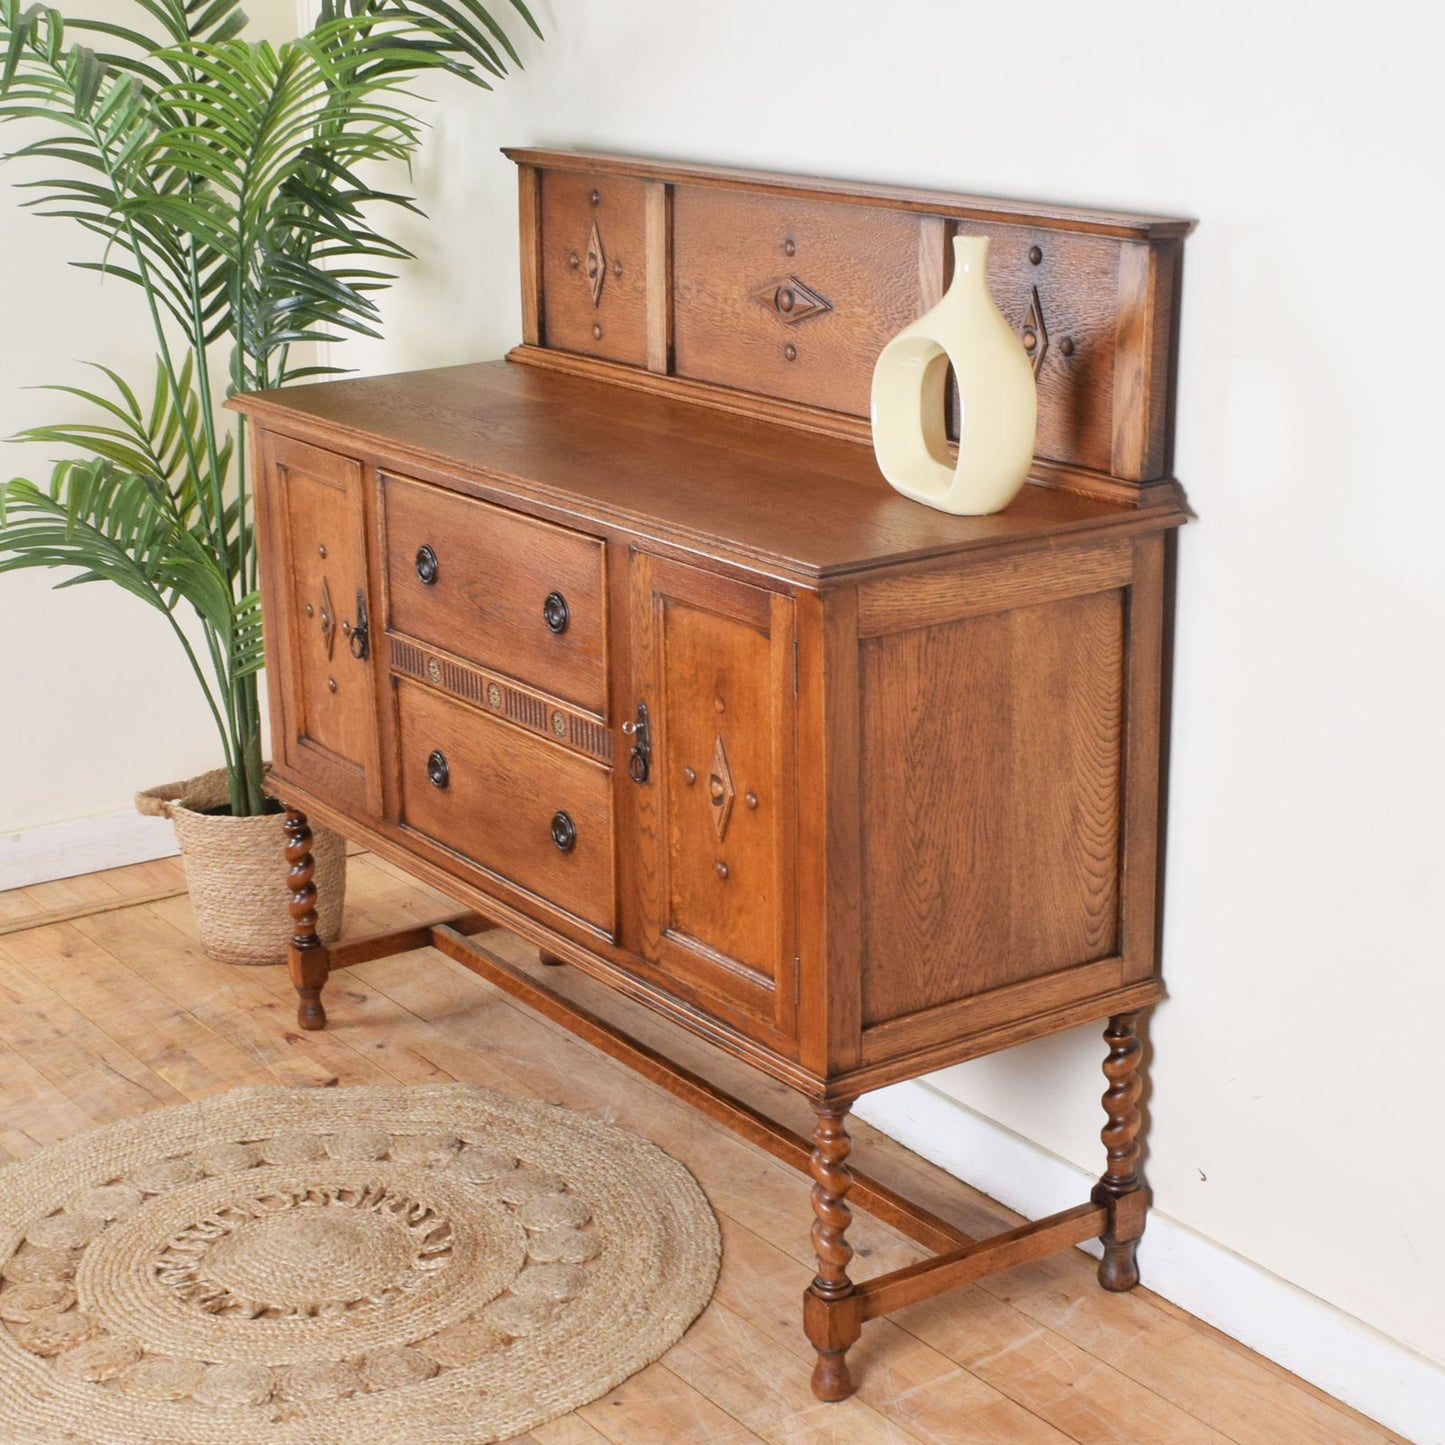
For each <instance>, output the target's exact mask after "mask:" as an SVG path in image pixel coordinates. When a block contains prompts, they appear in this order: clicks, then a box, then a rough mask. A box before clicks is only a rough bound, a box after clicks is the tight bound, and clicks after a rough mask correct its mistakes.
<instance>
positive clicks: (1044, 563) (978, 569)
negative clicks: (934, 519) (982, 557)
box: [858, 541, 1134, 637]
mask: <svg viewBox="0 0 1445 1445" xmlns="http://www.w3.org/2000/svg"><path fill="white" fill-rule="evenodd" d="M1133 565H1134V553H1133V550H1132V548H1131V546H1130V544H1129V543H1128V542H1126V541H1125V542H1105V543H1103V544H1102V545H1101V544H1098V543H1093V544H1089V545H1085V546H1078V547H1059V548H1051V549H1050V550H1049V551H1047V552H1021V553H1019V554H1018V555H1017V556H1014V557H1001V558H999V559H998V560H997V561H992V562H980V563H978V565H976V566H973V567H968V568H965V569H962V570H960V569H958V568H953V567H951V568H947V569H936V570H930V571H926V572H923V571H918V572H907V573H904V574H902V575H900V576H893V577H884V578H879V579H878V580H877V581H872V582H865V583H863V585H862V586H861V587H859V589H858V634H859V636H860V637H876V636H878V635H879V634H880V633H885V632H902V631H905V630H906V629H908V628H910V627H934V626H937V625H938V624H939V623H940V622H952V621H954V620H955V619H957V618H960V617H972V616H976V615H978V614H981V613H984V612H1002V611H1004V610H1005V609H1007V608H1010V607H1027V606H1029V605H1030V604H1032V603H1035V602H1043V601H1048V600H1056V599H1058V598H1060V597H1070V596H1082V595H1084V594H1085V593H1088V592H1106V591H1109V590H1111V589H1114V588H1118V587H1122V586H1124V584H1125V583H1127V582H1128V581H1129V578H1130V576H1131V575H1132V572H1133Z"/></svg>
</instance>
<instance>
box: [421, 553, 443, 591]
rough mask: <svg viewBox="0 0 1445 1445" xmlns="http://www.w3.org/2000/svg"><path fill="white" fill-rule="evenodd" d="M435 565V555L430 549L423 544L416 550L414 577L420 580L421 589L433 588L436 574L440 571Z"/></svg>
mask: <svg viewBox="0 0 1445 1445" xmlns="http://www.w3.org/2000/svg"><path fill="white" fill-rule="evenodd" d="M440 570H441V569H440V567H439V566H438V564H437V554H436V553H435V552H433V551H432V549H431V547H430V546H429V545H428V544H427V543H425V542H423V543H422V545H421V546H420V547H418V548H417V549H416V575H417V576H418V577H419V578H420V579H421V584H422V586H423V587H435V586H436V580H437V573H438V572H439V571H440Z"/></svg>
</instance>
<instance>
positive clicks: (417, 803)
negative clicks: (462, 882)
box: [396, 678, 616, 935]
mask: <svg viewBox="0 0 1445 1445" xmlns="http://www.w3.org/2000/svg"><path fill="white" fill-rule="evenodd" d="M396 710H397V729H398V750H399V752H400V755H401V770H400V771H401V820H402V824H403V826H404V827H405V828H407V829H409V830H410V831H412V832H415V833H420V834H422V835H424V836H425V837H427V838H430V839H432V840H433V841H435V842H437V843H440V844H441V845H442V846H443V847H444V848H447V849H449V850H451V851H452V852H453V853H457V854H460V855H461V857H462V858H464V859H466V860H467V861H469V862H472V863H475V864H477V865H478V866H479V867H481V868H483V869H485V870H486V871H487V872H488V873H490V874H493V875H495V876H496V877H498V878H501V879H503V880H505V881H506V882H508V883H511V884H513V885H515V886H516V887H518V888H520V889H522V890H523V891H524V892H526V893H529V894H533V895H535V896H536V897H537V898H539V899H541V900H542V901H543V902H545V903H547V904H550V905H551V906H552V907H554V908H557V909H559V910H560V911H561V912H563V913H567V914H571V915H572V916H573V917H575V918H580V919H581V920H583V922H585V923H589V924H591V925H592V926H593V927H594V928H597V929H599V930H600V931H601V932H603V933H605V934H608V935H611V933H612V931H613V927H614V920H615V911H616V910H615V904H614V885H613V872H612V852H613V849H612V788H611V781H610V774H609V770H608V769H607V768H605V767H602V766H600V765H599V764H597V763H593V762H589V761H588V760H587V759H585V758H581V757H578V756H577V755H576V754H575V753H568V752H564V751H563V750H562V749H560V748H555V747H553V746H551V745H550V744H549V743H545V742H542V741H541V740H540V739H538V738H534V737H532V736H530V735H529V734H527V733H524V732H522V731H520V730H519V729H517V728H514V727H509V726H508V725H507V724H505V723H500V722H495V721H493V720H492V719H491V718H489V717H487V716H485V715H484V714H482V713H479V712H476V711H474V710H473V709H471V708H469V707H467V706H465V705H464V704H461V703H455V702H452V701H450V700H449V699H448V698H444V697H441V696H439V695H438V694H436V693H434V692H431V691H429V690H427V689H426V688H424V687H421V686H419V685H417V684H415V683H411V682H408V681H406V680H405V679H404V678H399V679H397V681H396Z"/></svg>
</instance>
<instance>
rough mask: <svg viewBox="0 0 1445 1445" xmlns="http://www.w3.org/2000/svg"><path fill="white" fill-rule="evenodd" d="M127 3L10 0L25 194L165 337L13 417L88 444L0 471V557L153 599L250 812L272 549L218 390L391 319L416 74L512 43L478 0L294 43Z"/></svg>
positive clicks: (199, 15) (421, 1)
mask: <svg viewBox="0 0 1445 1445" xmlns="http://www.w3.org/2000/svg"><path fill="white" fill-rule="evenodd" d="M131 3H132V4H133V5H134V9H135V23H134V24H123V23H118V22H116V21H112V20H108V19H97V18H90V19H78V18H74V17H69V18H67V17H63V16H62V15H61V14H60V12H59V11H57V10H55V9H52V8H50V7H48V6H43V5H39V4H35V5H31V6H30V7H29V8H26V9H22V8H21V3H20V0H0V67H3V68H0V122H3V121H17V122H21V123H23V125H24V126H25V127H27V128H28V135H29V138H28V139H27V140H26V143H25V144H23V145H22V146H20V148H19V149H17V150H16V151H15V152H14V153H13V155H14V157H18V158H25V159H27V160H31V161H39V162H43V163H45V165H46V174H45V176H44V178H42V179H36V180H30V181H28V182H26V185H27V186H28V187H29V188H30V189H31V190H33V192H34V196H33V198H32V199H31V200H30V205H31V206H33V207H34V208H35V209H36V210H37V211H38V212H39V213H40V214H41V215H44V216H51V217H60V218H64V219H68V220H70V221H73V222H74V223H75V224H76V225H78V226H79V227H81V228H82V229H83V230H84V231H86V232H88V233H90V235H91V236H92V237H93V238H94V240H95V251H94V254H93V256H92V257H91V258H90V259H87V260H83V261H78V262H76V264H77V265H79V266H82V267H84V268H86V269H90V270H94V271H100V272H103V273H104V274H105V275H106V276H108V277H112V278H115V279H117V280H120V281H123V282H127V283H130V284H132V285H133V286H134V287H135V288H136V291H137V293H138V297H139V300H140V303H141V306H142V308H143V311H144V315H145V317H146V320H147V322H148V323H149V325H150V327H151V328H152V329H153V332H154V336H155V347H156V362H155V369H154V373H153V375H148V376H146V377H145V378H143V379H142V378H134V379H130V380H128V379H127V378H125V377H123V376H121V375H119V374H118V373H117V372H115V371H113V370H110V369H108V368H104V367H101V368H99V370H100V371H101V373H102V374H103V377H104V382H103V383H98V385H99V386H100V389H99V390H94V391H92V390H88V389H85V388H80V387H71V386H62V387H56V388H53V389H54V390H57V391H61V392H66V393H68V394H70V395H71V396H73V397H75V398H78V399H79V400H80V401H81V402H83V403H85V404H86V406H87V407H89V408H90V409H91V412H92V414H91V419H90V420H88V421H81V422H70V423H66V424H62V425H50V426H37V427H32V428H30V429H29V430H27V431H25V432H22V433H21V434H20V437H19V438H17V439H18V440H25V441H33V442H39V443H45V444H50V445H55V446H59V447H61V448H63V449H64V450H65V451H67V452H69V453H73V455H71V456H70V457H68V458H67V459H66V460H62V461H60V462H59V463H57V464H55V466H54V469H53V471H52V472H51V475H50V478H49V481H48V482H47V483H46V484H45V485H44V486H39V485H36V484H35V483H33V482H30V481H26V480H23V479H16V480H13V481H10V482H8V483H4V484H0V572H3V571H10V570H14V569H16V568H21V567H50V568H60V569H62V570H63V571H64V573H65V576H64V577H63V579H62V580H61V581H60V582H58V583H57V586H71V585H74V584H75V583H79V582H95V581H110V582H114V583H116V584H118V585H119V586H121V587H124V588H125V589H126V590H127V591H128V592H130V593H132V594H133V595H135V596H137V597H139V598H140V599H141V600H142V601H144V602H146V603H148V604H149V605H150V606H152V607H154V608H156V609H157V611H159V612H160V613H161V614H162V615H163V616H164V617H165V618H166V620H167V621H168V623H169V625H170V626H171V628H172V629H173V631H174V633H175V636H176V639H177V641H178V643H179V645H180V646H181V648H182V649H183V650H184V652H185V655H186V658H187V660H188V662H189V663H190V666H191V668H192V669H193V671H194V673H195V676H196V678H197V680H198V682H199V683H200V686H201V688H202V689H203V690H204V692H205V696H206V701H207V703H208V704H209V707H210V710H211V713H212V715H213V716H214V718H215V722H216V727H217V730H218V731H219V733H220V737H221V741H222V746H223V749H224V755H225V764H226V770H227V777H228V782H229V788H230V803H231V810H232V811H233V812H234V813H237V814H241V815H253V814H257V813H260V812H261V811H263V809H264V807H265V798H264V793H263V787H262V783H263V778H262V763H261V741H260V709H259V704H258V700H257V675H258V672H259V670H260V667H261V644H260V617H259V599H258V596H257V591H256V555H255V547H254V545H253V533H252V517H251V493H250V488H249V486H248V477H247V461H246V451H245V439H244V435H243V434H241V433H239V432H238V431H237V430H236V429H235V427H234V426H233V424H232V419H231V417H230V416H229V414H228V413H226V412H224V411H223V410H222V409H221V403H222V402H223V400H224V398H225V396H226V395H227V394H229V393H230V392H234V391H247V390H254V389H258V388H265V387H274V386H282V385H285V384H286V383H287V382H289V381H294V380H296V379H297V378H299V377H302V376H315V375H316V374H318V373H323V372H326V371H329V370H332V368H329V367H324V366H319V365H316V364H314V362H313V361H312V360H311V359H310V358H311V355H312V353H313V352H314V348H312V347H310V346H309V345H307V343H314V342H323V341H332V340H336V339H339V338H341V337H344V336H346V335H347V334H357V333H360V334H365V335H375V334H376V331H375V327H376V322H377V307H376V301H375V295H376V293H377V292H378V291H380V290H382V289H384V288H385V286H386V285H387V284H388V283H389V282H390V281H391V280H392V279H393V272H392V270H391V268H392V267H393V266H394V265H395V264H396V263H397V262H399V261H401V260H403V259H404V258H405V257H406V256H407V254H408V253H407V252H406V250H405V249H404V248H403V247H402V246H400V245H399V244H397V243H396V242H395V241H394V240H390V239H388V238H387V236H386V235H385V234H384V233H383V232H382V231H381V230H380V229H379V228H378V227H379V222H378V219H377V218H378V215H379V214H382V213H384V212H385V210H386V208H387V207H402V208H405V209H414V207H413V206H412V202H411V201H410V199H409V198H407V197H406V196H403V195H398V194H396V193H394V192H390V191H387V190H383V189H380V188H378V186H377V184H376V183H375V181H374V179H373V177H374V176H375V175H376V174H377V166H376V163H378V162H386V161H396V160H406V159H407V158H409V157H410V156H411V155H412V153H413V152H414V151H415V150H416V148H417V146H418V144H419V142H420V139H421V127H420V125H419V123H418V122H417V121H416V119H415V118H414V117H413V116H412V115H411V114H410V113H409V111H408V109H407V106H408V104H409V102H410V101H411V97H410V95H409V94H408V92H407V89H406V87H407V86H408V85H410V84H411V83H413V82H414V81H415V80H416V79H417V78H418V77H419V76H421V75H423V74H425V73H428V72H435V71H443V72H450V73H451V74H454V75H457V76H459V77H461V78H462V79H463V80H466V81H469V82H471V83H473V84H476V85H481V86H487V85H488V84H489V81H490V80H491V79H494V78H497V77H500V76H501V75H503V74H504V73H505V67H506V64H507V62H508V61H509V60H510V61H511V62H513V63H518V57H517V52H516V50H515V48H514V47H513V44H512V42H511V40H510V39H509V38H508V36H507V34H506V31H505V29H504V27H503V26H502V25H501V24H500V23H499V22H498V20H497V19H496V18H495V17H494V16H493V14H492V13H491V12H489V11H488V10H487V9H485V8H484V7H483V6H482V5H480V4H478V3H476V0H321V11H320V16H319V18H318V19H317V21H316V24H315V25H314V27H313V28H312V29H311V30H310V31H309V33H307V34H305V35H303V36H301V37H300V38H298V39H296V40H293V41H290V42H287V43H286V44H283V45H280V46H273V45H271V44H268V43H266V42H257V41H248V40H247V39H246V38H245V30H246V27H247V23H248V22H247V19H246V16H245V15H244V14H243V13H242V11H241V10H240V9H239V8H238V0H131ZM507 3H509V4H510V5H511V7H512V8H513V9H514V10H515V11H516V12H517V16H520V18H521V20H522V21H524V22H525V23H526V24H527V25H528V26H529V27H531V29H532V30H533V31H536V29H537V27H536V24H535V22H534V21H533V19H532V17H531V15H530V14H529V13H528V11H527V9H526V6H525V5H524V4H523V0H507ZM511 18H512V19H513V20H515V19H516V16H514V17H511ZM538 33H540V32H538ZM187 611H193V612H194V613H195V615H196V617H197V618H198V619H199V627H198V628H195V627H191V626H187V625H186V622H187V619H186V618H185V615H184V614H185V613H186V612H187ZM195 637H198V638H199V642H197V641H195V640H193V639H194V638H195Z"/></svg>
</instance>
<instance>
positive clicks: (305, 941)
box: [282, 808, 331, 1029]
mask: <svg viewBox="0 0 1445 1445" xmlns="http://www.w3.org/2000/svg"><path fill="white" fill-rule="evenodd" d="M282 826H283V827H284V829H285V832H286V863H287V873H286V884H287V887H289V888H290V890H291V902H290V903H289V905H288V908H289V909H290V913H291V926H292V929H293V930H294V931H293V933H292V935H291V946H290V947H289V948H288V949H287V951H286V959H287V963H288V964H289V966H290V970H291V982H292V983H293V984H294V985H295V987H296V994H297V1004H296V1022H297V1023H298V1024H299V1025H300V1026H301V1027H302V1028H303V1029H324V1028H325V1027H326V1010H325V1008H323V1007H322V1004H321V990H322V988H323V987H324V986H325V984H326V975H327V972H328V971H329V969H330V966H331V965H330V955H329V954H328V953H327V951H326V946H325V945H324V944H323V943H322V942H321V938H320V936H319V935H318V934H317V932H316V885H315V884H314V883H313V882H312V881H311V878H312V875H313V874H314V873H315V872H316V861H315V859H314V858H312V856H311V828H310V826H309V825H308V823H307V821H306V814H305V813H303V812H301V810H300V809H299V808H288V809H287V810H286V821H285V823H284V824H283V825H282Z"/></svg>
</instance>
